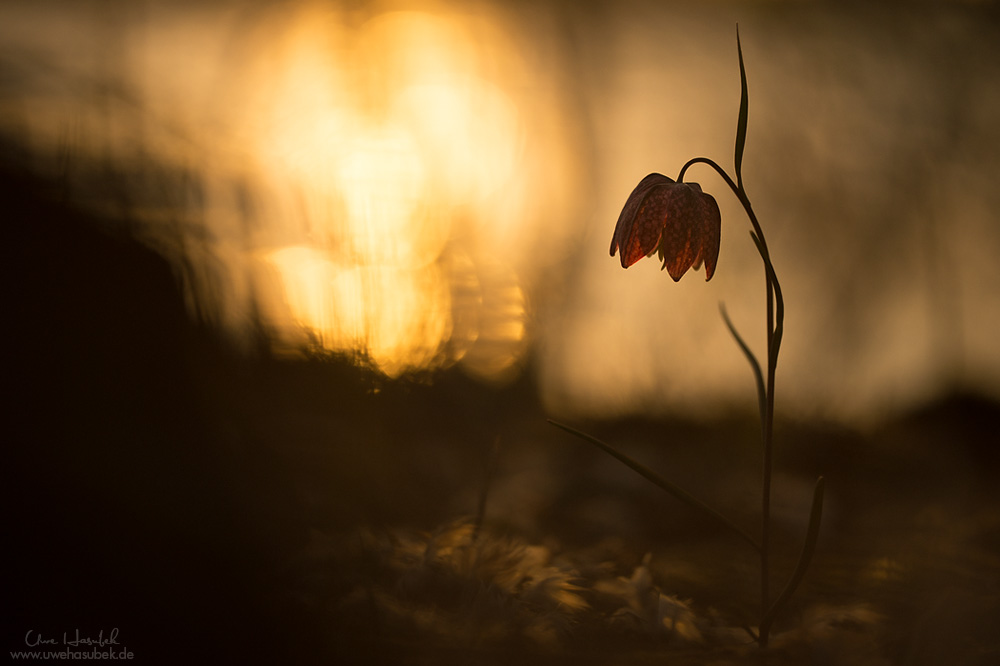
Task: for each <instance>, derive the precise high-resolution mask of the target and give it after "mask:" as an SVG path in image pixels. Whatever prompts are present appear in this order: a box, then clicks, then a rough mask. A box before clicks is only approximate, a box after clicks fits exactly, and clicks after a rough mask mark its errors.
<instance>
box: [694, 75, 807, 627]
mask: <svg viewBox="0 0 1000 666" xmlns="http://www.w3.org/2000/svg"><path fill="white" fill-rule="evenodd" d="M741 65H742V61H741ZM741 115H742V113H741ZM739 152H740V151H737V164H739V157H740V155H739ZM695 164H705V165H707V166H710V167H711V168H713V169H714V170H715V171H716V173H718V174H719V176H720V177H721V178H722V180H724V181H725V183H726V184H727V185H728V186H729V189H731V190H732V191H733V194H735V195H736V198H737V199H738V200H739V202H740V204H742V206H743V210H744V211H746V215H747V218H748V219H749V220H750V225H751V226H752V227H753V231H751V232H750V236H751V238H752V239H753V242H754V245H755V246H756V247H757V252H758V254H760V258H761V260H762V261H763V262H764V288H765V294H766V298H767V382H766V386H765V388H764V399H763V403H764V406H763V409H762V413H761V439H762V448H763V452H762V458H763V460H762V465H761V467H762V470H761V525H760V603H761V618H762V621H761V625H760V627H759V636H758V642H759V643H760V645H761V646H762V647H763V646H766V645H767V640H768V632H769V630H770V625H771V621H772V620H773V617H774V613H775V612H776V611H777V610H780V606H782V605H784V602H785V601H786V600H787V597H788V596H791V593H790V592H789V593H788V594H787V595H782V597H781V598H779V600H778V602H776V603H775V604H774V605H773V606H772V605H771V601H770V597H771V593H770V561H769V554H770V545H771V475H772V474H771V470H772V467H773V450H774V378H775V370H776V369H777V367H778V350H779V349H780V347H781V338H782V334H783V331H784V318H785V303H784V299H783V298H782V295H781V286H780V285H779V284H778V276H777V275H776V274H775V272H774V264H772V263H771V256H770V253H769V252H768V249H767V242H766V241H765V240H764V231H763V229H761V227H760V223H759V222H758V221H757V215H756V213H754V210H753V206H752V205H751V204H750V198H749V197H748V196H747V193H746V190H745V189H744V187H743V179H742V178H739V179H738V180H739V182H738V183H737V182H736V181H733V179H732V178H731V177H730V176H729V174H728V173H726V170H725V169H723V168H722V167H721V166H719V165H718V163H716V162H715V161H714V160H711V159H709V158H707V157H695V158H694V159H691V160H688V162H687V163H686V164H685V165H684V166H683V167H681V170H680V173H679V174H678V175H677V182H678V183H680V182H683V181H684V174H685V173H686V172H687V170H688V168H689V167H691V166H693V165H695ZM724 319H725V320H726V325H727V326H728V327H729V330H730V332H732V333H733V335H734V336H735V337H736V341H737V343H739V344H740V347H741V348H742V349H743V352H744V354H747V351H748V350H747V348H746V345H745V343H743V342H742V340H741V338H740V337H739V336H738V335H736V332H735V328H733V326H732V324H731V323H730V322H729V320H728V317H725V315H724ZM747 356H748V358H750V359H751V360H752V362H751V367H753V368H754V371H755V374H756V376H757V378H758V385H759V383H760V368H759V366H757V365H756V359H754V358H753V356H752V354H748V355H747ZM819 507H820V509H819V510H822V502H820V504H819ZM816 523H817V528H816V529H818V519H817V520H816ZM805 555H806V554H805V553H803V557H805ZM809 555H810V556H811V552H810V553H809ZM807 564H808V561H807V560H806V561H805V562H804V563H803V562H800V568H801V569H802V571H803V573H804V569H805V565H807ZM796 585H797V583H796ZM792 590H793V591H794V587H792ZM765 619H766V620H767V621H766V622H765V621H764V620H765Z"/></svg>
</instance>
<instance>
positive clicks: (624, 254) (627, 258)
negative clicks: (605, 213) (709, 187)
mask: <svg viewBox="0 0 1000 666" xmlns="http://www.w3.org/2000/svg"><path fill="white" fill-rule="evenodd" d="M721 229H722V214H721V213H720V212H719V205H718V204H717V203H716V202H715V199H714V198H712V196H711V195H708V194H705V193H704V192H702V191H701V186H699V185H698V184H697V183H675V182H674V181H673V180H671V179H670V178H667V177H666V176H664V175H661V174H658V173H651V174H649V175H648V176H646V177H645V178H643V179H642V181H640V183H639V184H638V185H636V187H635V189H634V190H632V194H630V195H629V197H628V200H627V201H626V202H625V207H624V208H623V209H622V214H621V215H620V216H619V217H618V224H617V225H615V235H614V238H612V239H611V256H612V257H613V256H615V252H616V251H617V252H618V253H619V255H620V257H621V261H622V268H628V267H629V266H631V265H632V264H634V263H635V262H637V261H639V260H640V259H642V258H643V257H648V256H650V255H651V254H653V252H654V251H656V252H657V253H658V255H659V258H660V260H661V261H663V268H665V269H666V270H667V273H669V274H670V277H672V278H673V279H674V282H676V281H678V280H680V279H681V276H682V275H684V273H686V272H687V270H688V269H689V268H692V267H693V268H694V269H695V270H698V269H699V268H700V267H701V264H702V262H704V264H705V280H706V281H708V280H711V279H712V275H713V274H714V273H715V264H716V261H717V260H718V258H719V238H720V234H721Z"/></svg>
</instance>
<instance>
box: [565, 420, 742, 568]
mask: <svg viewBox="0 0 1000 666" xmlns="http://www.w3.org/2000/svg"><path fill="white" fill-rule="evenodd" d="M548 422H549V423H551V424H552V425H554V426H555V427H557V428H559V429H561V430H565V431H566V432H568V433H569V434H571V435H576V436H577V437H579V438H580V439H582V440H584V441H587V442H590V443H591V444H593V445H594V446H596V447H597V448H599V449H601V450H602V451H604V452H605V453H607V454H608V455H610V456H611V457H612V458H616V459H617V460H618V461H620V462H621V463H623V464H625V465H626V466H627V467H630V468H632V469H633V470H634V471H636V472H638V473H639V474H640V475H641V476H644V477H645V478H646V479H648V480H649V481H651V482H652V483H653V484H654V485H657V486H659V487H660V488H662V489H663V490H665V491H666V492H668V493H669V494H671V495H673V496H674V497H675V498H676V499H678V500H680V501H681V502H683V503H685V504H687V505H688V506H690V507H693V508H695V509H698V510H699V511H701V512H703V513H705V514H707V515H709V516H711V517H712V518H714V519H715V520H716V521H718V522H720V523H722V524H723V525H725V526H726V527H728V528H729V529H731V530H733V531H734V532H736V534H737V535H739V536H740V537H741V538H742V539H743V540H744V541H746V542H747V543H749V544H750V545H751V546H753V548H754V550H756V551H758V552H760V545H758V544H757V542H756V541H755V540H754V538H753V537H752V536H750V535H749V534H747V533H746V532H745V531H743V529H741V528H740V527H739V526H738V525H736V523H734V522H733V521H731V520H729V519H728V518H726V517H725V516H724V515H722V514H721V513H719V512H718V511H716V510H715V509H713V508H712V507H710V506H708V505H707V504H705V503H704V502H702V501H701V500H700V499H698V498H697V497H695V496H694V495H692V494H691V493H689V492H687V491H686V490H684V489H683V488H680V487H678V486H676V485H674V484H673V483H671V482H669V481H667V480H666V479H664V478H663V477H662V476H660V475H659V474H657V473H656V472H654V471H653V470H651V469H649V468H648V467H646V466H645V465H643V464H642V463H640V462H638V461H636V460H634V459H633V458H631V457H629V456H628V455H626V454H624V453H622V452H621V451H619V450H618V449H616V448H615V447H613V446H611V445H610V444H607V443H606V442H602V441H601V440H599V439H597V438H596V437H592V436H591V435H588V434H587V433H585V432H581V431H579V430H577V429H576V428H571V427H570V426H568V425H565V424H562V423H559V422H558V421H553V420H552V419H548Z"/></svg>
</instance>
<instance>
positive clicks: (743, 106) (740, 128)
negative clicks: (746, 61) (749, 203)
mask: <svg viewBox="0 0 1000 666" xmlns="http://www.w3.org/2000/svg"><path fill="white" fill-rule="evenodd" d="M736 52H737V53H738V54H739V57H740V115H739V118H738V119H737V120H736V182H737V184H738V185H739V188H740V189H741V190H742V189H743V148H744V146H745V145H746V142H747V115H748V107H749V96H748V94H747V72H746V68H745V67H744V66H743V47H742V46H741V45H740V27H739V26H738V25H737V26H736Z"/></svg>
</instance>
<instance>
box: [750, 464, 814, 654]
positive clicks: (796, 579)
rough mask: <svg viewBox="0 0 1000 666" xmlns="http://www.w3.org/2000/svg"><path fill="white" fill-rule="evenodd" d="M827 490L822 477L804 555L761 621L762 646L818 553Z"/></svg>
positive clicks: (803, 548)
mask: <svg viewBox="0 0 1000 666" xmlns="http://www.w3.org/2000/svg"><path fill="white" fill-rule="evenodd" d="M825 488H826V480H825V479H824V478H823V477H822V476H821V477H819V478H818V479H816V488H815V489H814V490H813V501H812V508H811V509H810V511H809V528H808V530H807V532H806V540H805V543H804V544H803V546H802V554H801V555H799V562H798V564H797V565H796V566H795V571H794V572H792V577H791V578H790V579H789V580H788V584H787V585H785V589H784V590H782V591H781V594H779V595H778V598H777V599H775V601H774V603H773V604H772V605H771V607H770V608H769V609H768V611H767V613H765V614H764V617H763V618H762V619H761V621H760V627H758V633H759V634H760V636H761V639H762V640H763V641H764V642H763V643H762V645H766V641H767V635H768V633H769V631H770V629H771V624H772V623H773V622H774V618H775V616H776V615H777V614H778V613H779V612H780V611H781V609H782V608H784V606H785V604H786V603H788V600H789V599H790V598H791V596H792V594H794V593H795V590H796V589H797V588H798V586H799V583H801V582H802V577H803V576H805V575H806V569H808V568H809V563H810V562H811V561H812V557H813V553H814V552H816V542H817V540H818V539H819V526H820V522H821V518H822V516H823V491H824V490H825Z"/></svg>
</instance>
